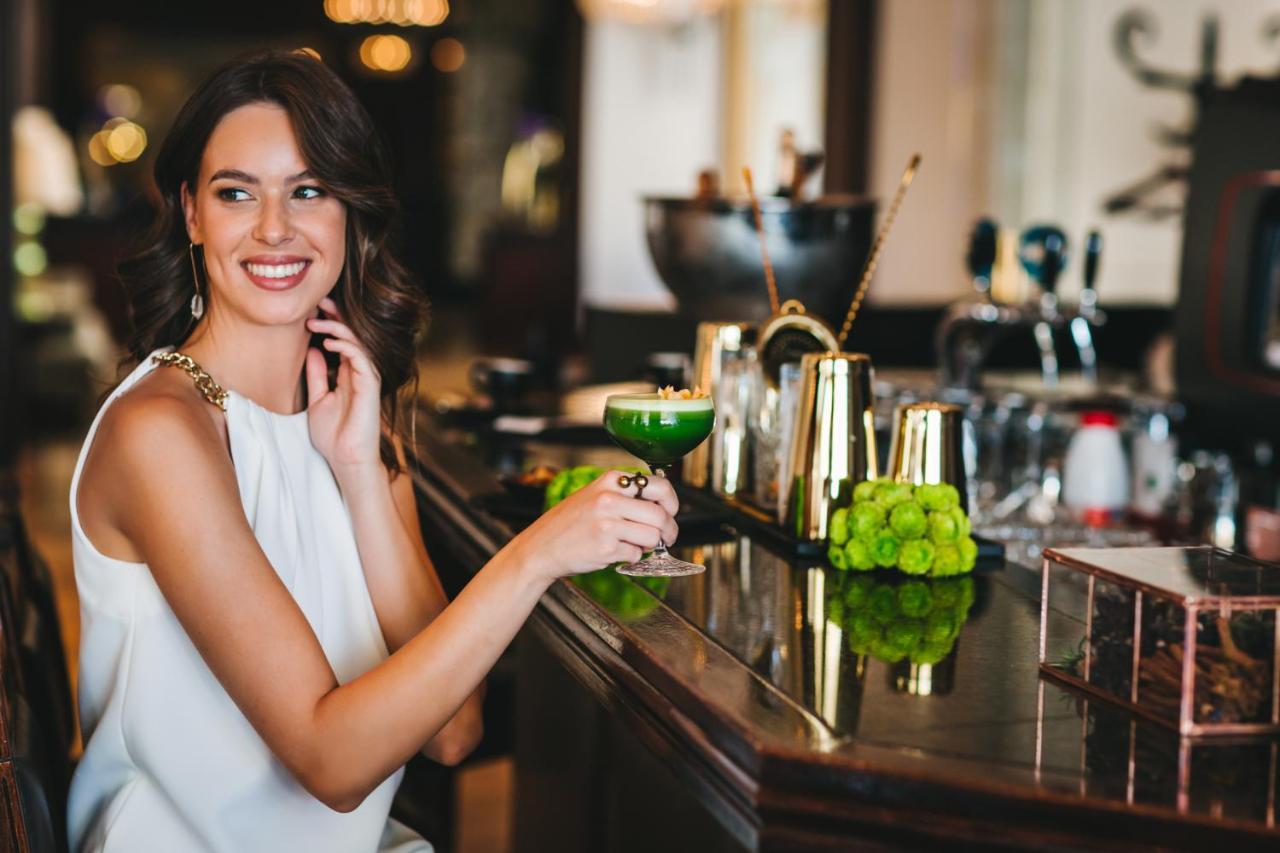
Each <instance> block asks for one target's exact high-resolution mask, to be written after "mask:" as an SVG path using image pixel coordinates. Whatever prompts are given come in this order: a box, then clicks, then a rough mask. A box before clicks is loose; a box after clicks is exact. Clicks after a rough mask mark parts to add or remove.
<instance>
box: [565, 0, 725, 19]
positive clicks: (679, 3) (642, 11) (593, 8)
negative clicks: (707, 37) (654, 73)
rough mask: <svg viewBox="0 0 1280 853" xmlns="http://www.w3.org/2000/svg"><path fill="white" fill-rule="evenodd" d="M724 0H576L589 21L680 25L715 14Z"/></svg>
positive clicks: (723, 4) (722, 6) (721, 6)
mask: <svg viewBox="0 0 1280 853" xmlns="http://www.w3.org/2000/svg"><path fill="white" fill-rule="evenodd" d="M725 4H726V0H578V8H579V9H580V10H581V11H582V17H584V18H586V19H588V20H595V21H600V20H618V21H624V22H626V23H628V24H680V23H684V22H686V21H689V20H691V19H692V18H696V17H699V16H702V15H714V14H716V13H717V12H719V11H720V10H721V9H723V8H724V6H725Z"/></svg>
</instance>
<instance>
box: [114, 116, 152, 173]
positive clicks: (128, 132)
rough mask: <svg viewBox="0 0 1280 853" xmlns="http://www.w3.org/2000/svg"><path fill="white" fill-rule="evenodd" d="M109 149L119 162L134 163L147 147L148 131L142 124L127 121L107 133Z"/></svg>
mask: <svg viewBox="0 0 1280 853" xmlns="http://www.w3.org/2000/svg"><path fill="white" fill-rule="evenodd" d="M106 143H107V151H108V153H110V154H111V156H112V157H113V158H114V159H115V160H116V162H118V163H132V162H133V161H134V160H137V159H138V158H139V157H141V156H142V152H143V151H145V150H146V148H147V132H146V131H145V130H143V129H142V127H141V126H140V125H136V124H134V123H133V122H131V121H125V122H124V123H123V124H119V125H117V126H116V127H113V128H112V129H111V130H110V131H109V132H108V133H107V139H106Z"/></svg>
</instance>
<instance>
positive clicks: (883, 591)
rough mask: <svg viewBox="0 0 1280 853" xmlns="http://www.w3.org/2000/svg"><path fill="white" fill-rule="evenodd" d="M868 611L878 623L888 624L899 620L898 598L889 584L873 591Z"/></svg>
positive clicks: (879, 586)
mask: <svg viewBox="0 0 1280 853" xmlns="http://www.w3.org/2000/svg"><path fill="white" fill-rule="evenodd" d="M867 611H868V612H869V613H870V614H871V616H872V618H874V619H875V620H876V621H877V622H881V623H888V622H892V621H893V620H894V619H896V618H898V596H897V593H895V592H894V590H893V587H892V586H890V585H889V584H880V585H878V586H877V587H876V588H875V589H874V590H872V591H871V598H870V600H869V601H868V602H867Z"/></svg>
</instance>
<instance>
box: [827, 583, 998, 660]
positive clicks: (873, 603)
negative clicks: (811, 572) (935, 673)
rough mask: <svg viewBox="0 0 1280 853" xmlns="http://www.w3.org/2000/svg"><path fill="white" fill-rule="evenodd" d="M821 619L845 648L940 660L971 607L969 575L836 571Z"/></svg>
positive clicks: (873, 654) (881, 656)
mask: <svg viewBox="0 0 1280 853" xmlns="http://www.w3.org/2000/svg"><path fill="white" fill-rule="evenodd" d="M838 578H839V579H838V580H837V582H836V584H835V585H834V586H833V588H832V589H831V592H830V596H829V598H828V599H827V618H828V619H830V620H831V621H832V622H834V623H835V624H837V625H839V626H840V628H841V629H842V630H843V631H844V632H845V634H846V635H847V637H848V643H849V650H850V651H852V652H853V653H854V654H856V655H869V656H871V657H873V658H876V659H878V660H882V661H884V662H885V663H897V662H898V661H901V660H909V661H910V662H911V663H914V664H936V663H940V662H941V661H942V660H943V659H944V658H945V657H946V656H947V655H949V654H951V651H952V649H954V648H955V644H956V638H957V637H959V636H960V629H961V628H962V627H963V626H964V623H965V620H966V619H968V618H969V608H971V607H972V606H973V578H970V577H953V578H937V579H932V578H929V579H916V578H908V579H902V578H901V576H898V577H896V578H887V577H877V576H875V575H871V574H858V575H854V574H846V575H839V576H838Z"/></svg>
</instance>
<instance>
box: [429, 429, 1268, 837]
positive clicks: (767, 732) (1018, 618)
mask: <svg viewBox="0 0 1280 853" xmlns="http://www.w3.org/2000/svg"><path fill="white" fill-rule="evenodd" d="M420 433H421V444H420V448H419V450H420V456H421V462H420V467H419V475H420V476H419V481H418V485H419V495H420V502H421V508H422V514H423V518H424V527H425V528H426V533H427V536H428V546H429V547H430V548H431V549H432V553H433V555H434V556H435V557H436V559H437V561H438V562H440V563H441V565H442V566H453V567H455V568H454V571H460V572H463V573H465V572H467V571H474V570H475V569H476V568H477V567H479V566H480V565H482V564H483V563H484V562H485V560H487V559H488V557H489V556H490V555H492V554H493V553H494V552H495V551H496V550H497V549H498V548H500V547H501V546H502V544H503V543H504V542H505V541H506V540H507V539H509V538H510V537H511V536H512V535H513V533H514V530H515V529H516V528H518V527H519V524H518V523H513V522H511V521H510V520H509V519H507V520H504V518H503V517H502V514H501V513H497V512H494V511H492V510H491V509H487V508H486V504H485V503H484V501H483V499H482V496H485V495H492V494H494V493H496V492H498V491H500V487H499V483H498V480H497V476H496V473H497V471H498V470H499V469H501V468H508V469H510V468H514V467H517V466H520V465H523V464H531V463H533V462H536V461H542V460H544V459H546V455H547V453H548V452H549V451H548V450H547V449H546V448H527V449H521V448H519V447H515V446H506V447H495V446H494V445H493V444H491V443H486V442H483V441H477V440H476V437H475V436H474V435H473V434H467V433H461V432H457V433H451V432H449V431H446V430H443V429H440V428H437V427H429V428H427V429H425V430H420ZM555 452H557V453H560V454H561V459H558V460H554V461H558V462H570V463H571V462H573V461H576V460H575V459H574V458H573V454H574V453H575V452H576V451H575V450H573V449H568V450H566V449H564V448H560V449H559V450H557V451H555ZM593 452H596V453H598V452H599V451H598V450H596V451H593ZM623 458H624V457H618V461H619V462H621V461H622V460H623ZM675 550H676V551H677V553H678V554H679V555H680V556H683V557H685V558H688V559H694V560H696V561H701V562H702V563H703V564H705V565H706V566H707V571H706V572H705V573H704V574H701V575H698V576H695V577H692V578H677V579H673V580H672V581H670V583H669V585H668V586H667V587H666V589H665V590H664V591H663V592H662V594H661V595H654V594H652V593H651V592H649V591H646V590H642V589H640V588H638V587H633V586H631V581H629V580H625V579H622V578H621V577H620V576H618V583H619V584H623V585H624V586H622V587H620V589H621V590H622V591H621V593H619V594H617V595H611V594H602V593H601V592H600V591H599V590H595V589H591V590H587V589H584V588H582V587H580V586H578V585H575V584H573V583H570V582H567V581H560V582H558V583H557V584H556V585H555V586H554V587H553V588H552V589H551V590H550V591H549V592H548V593H547V594H546V596H544V598H543V600H542V602H541V603H540V605H539V606H538V608H537V610H536V611H535V613H534V615H533V617H532V618H531V620H530V622H529V623H528V625H527V626H526V628H525V630H524V631H523V632H522V634H521V636H520V638H519V639H518V640H517V643H516V646H515V648H514V651H513V654H514V655H515V660H516V662H517V666H516V672H517V675H516V683H517V689H516V700H515V701H516V707H515V720H516V722H515V751H516V759H517V783H516V787H517V790H516V798H517V802H516V827H515V849H517V850H521V851H526V850H527V851H542V850H556V851H593V852H594V851H632V850H635V851H639V850H645V851H652V850H698V851H719V850H837V849H853V848H856V849H958V848H962V847H963V848H969V847H975V846H980V847H987V846H990V847H997V848H1006V849H1025V848H1034V849H1153V848H1165V849H1206V848H1211V847H1220V848H1221V849H1224V850H1225V849H1232V850H1238V849H1251V848H1260V849H1280V831H1278V830H1277V828H1276V826H1275V800H1276V789H1277V775H1278V774H1277V744H1276V742H1274V741H1261V742H1259V741H1252V742H1244V743H1228V744H1220V743H1217V742H1214V743H1208V744H1205V743H1200V744H1194V745H1193V744H1190V743H1187V742H1180V741H1179V740H1178V739H1177V738H1176V737H1175V736H1173V735H1172V734H1170V733H1168V732H1166V731H1165V730H1163V729H1160V728H1158V727H1155V726H1151V725H1149V724H1146V723H1139V722H1136V721H1134V720H1133V719H1131V718H1130V717H1128V716H1126V715H1124V714H1123V713H1120V712H1117V711H1115V710H1112V709H1111V708H1109V707H1103V706H1099V705H1098V704H1097V703H1096V702H1087V701H1085V700H1084V699H1083V698H1082V697H1080V696H1077V695H1075V694H1073V693H1070V692H1068V691H1065V690H1064V689H1062V688H1060V687H1058V686H1056V685H1054V684H1052V683H1049V682H1046V681H1044V680H1042V679H1041V678H1040V677H1039V674H1038V669H1037V661H1036V648H1037V635H1038V627H1039V575H1038V572H1037V571H1036V570H1034V569H1028V568H1026V567H1023V566H1019V565H1015V564H1012V563H1010V564H1006V565H1004V566H1002V567H997V568H995V569H994V570H989V571H985V572H979V573H975V575H974V576H973V582H972V586H971V587H970V589H971V595H972V606H971V607H969V609H968V618H967V620H966V621H965V623H964V625H963V628H961V629H960V633H959V636H958V638H957V639H956V640H955V644H954V651H953V652H952V653H951V654H949V655H948V656H947V657H946V659H945V660H943V661H941V662H939V663H937V664H935V665H932V666H927V665H913V664H911V663H910V662H909V661H908V660H901V661H898V662H896V663H887V662H885V661H884V660H879V659H876V658H874V657H871V656H869V655H859V654H855V653H854V652H853V651H852V650H851V648H850V634H849V630H848V627H849V626H848V624H847V622H846V623H845V624H842V620H841V618H840V617H841V610H842V608H843V605H842V604H841V603H839V601H837V600H838V599H839V598H840V595H841V590H842V589H844V588H845V586H847V584H848V583H849V579H848V577H847V576H846V575H845V573H842V572H839V571H837V570H835V569H831V568H824V567H823V566H822V565H821V564H818V563H816V562H815V561H812V560H810V561H808V562H807V563H806V562H803V561H797V560H795V559H793V558H788V557H787V556H785V555H782V554H779V553H776V552H775V551H771V550H770V548H769V547H768V543H767V542H766V541H762V540H761V538H760V537H758V536H753V535H752V533H751V532H750V528H749V526H745V527H743V528H742V529H735V528H734V527H732V526H722V527H719V528H715V529H703V530H700V531H698V532H697V533H694V532H693V531H686V532H685V533H684V534H682V538H681V542H680V543H679V547H678V548H677V549H675ZM589 591H590V592H591V593H593V594H589ZM833 601H836V603H833Z"/></svg>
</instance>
